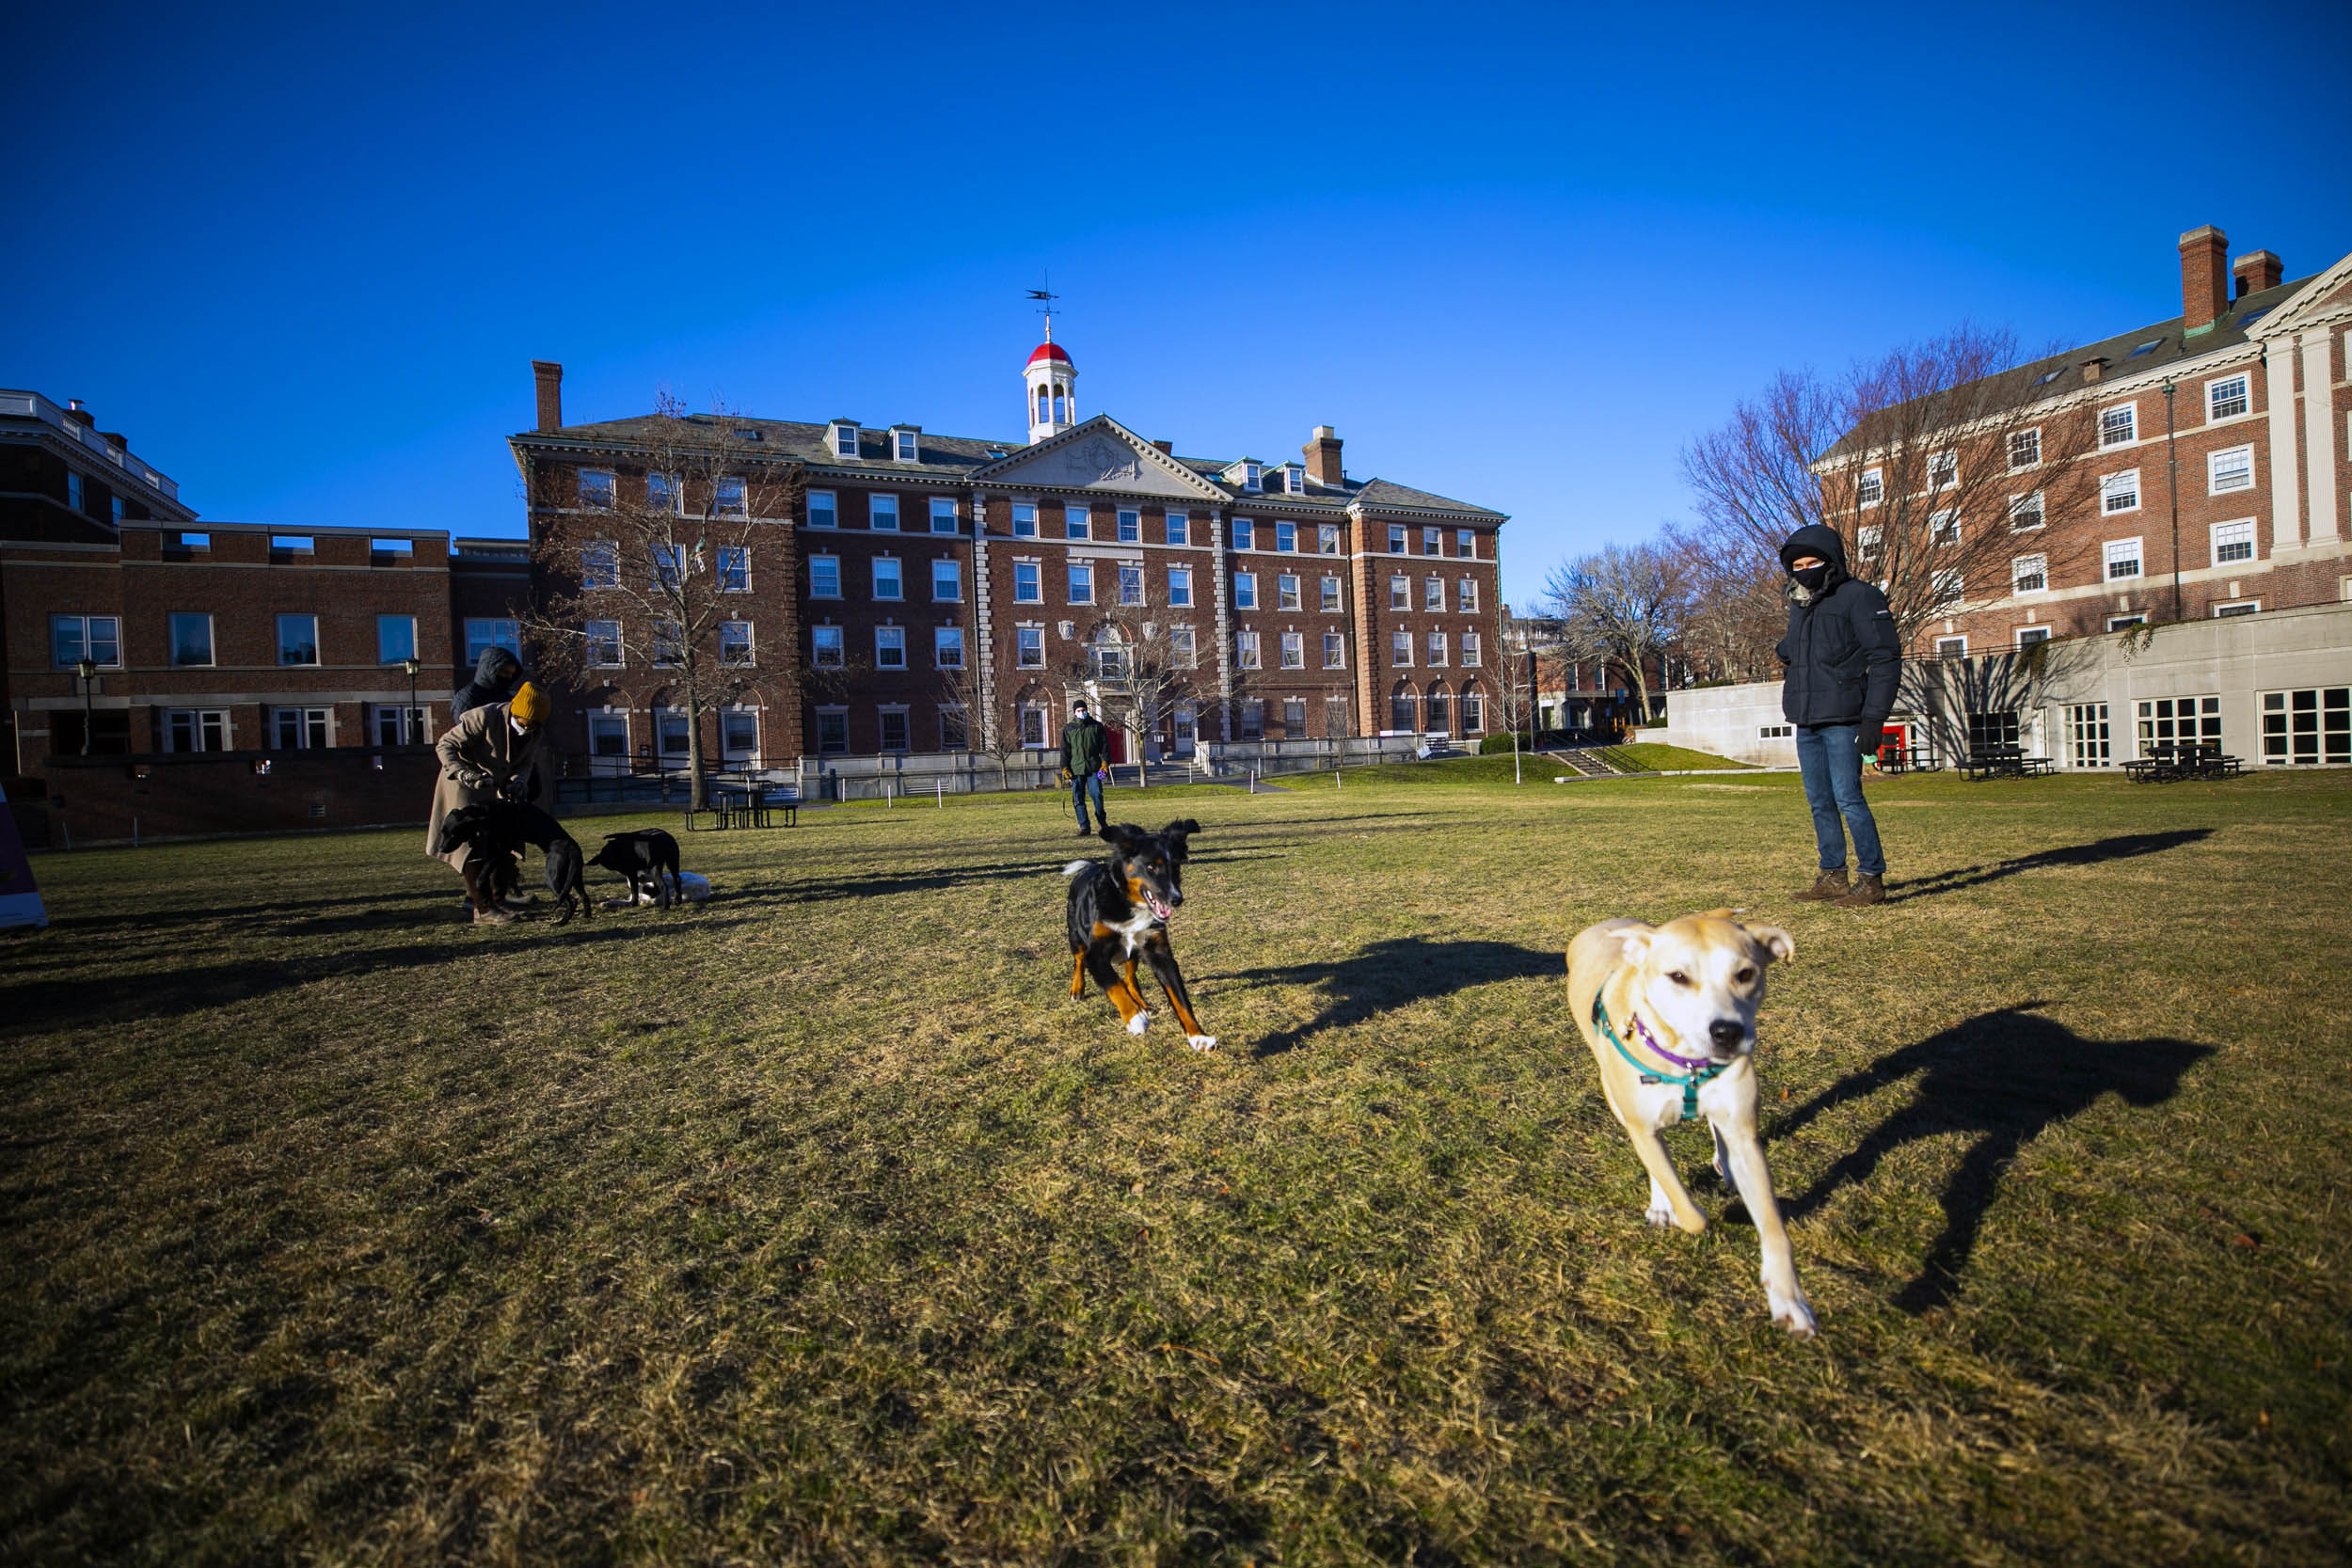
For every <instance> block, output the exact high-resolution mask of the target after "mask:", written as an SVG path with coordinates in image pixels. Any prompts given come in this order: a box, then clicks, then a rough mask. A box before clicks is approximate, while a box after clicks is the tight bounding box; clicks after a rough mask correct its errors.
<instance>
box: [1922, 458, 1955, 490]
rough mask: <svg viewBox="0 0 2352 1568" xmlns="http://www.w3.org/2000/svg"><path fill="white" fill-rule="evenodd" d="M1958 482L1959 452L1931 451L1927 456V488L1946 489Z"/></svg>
mask: <svg viewBox="0 0 2352 1568" xmlns="http://www.w3.org/2000/svg"><path fill="white" fill-rule="evenodd" d="M1958 483H1960V453H1958V452H1956V451H1939V452H1931V453H1930V454H1929V456H1928V488H1929V489H1930V490H1931V491H1932V490H1948V489H1950V488H1951V487H1952V486H1953V485H1955V484H1958Z"/></svg>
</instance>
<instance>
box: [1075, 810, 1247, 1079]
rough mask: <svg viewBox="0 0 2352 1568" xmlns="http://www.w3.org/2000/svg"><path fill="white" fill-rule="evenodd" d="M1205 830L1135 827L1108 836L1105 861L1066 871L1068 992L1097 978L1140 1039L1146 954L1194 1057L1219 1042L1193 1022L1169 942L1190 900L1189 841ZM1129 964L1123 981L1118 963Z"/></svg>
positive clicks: (1110, 830) (1187, 821)
mask: <svg viewBox="0 0 2352 1568" xmlns="http://www.w3.org/2000/svg"><path fill="white" fill-rule="evenodd" d="M1197 832H1200V823H1198V822H1195V821H1193V820H1192V819H1191V818H1190V817H1186V818H1184V820H1183V821H1181V822H1170V823H1169V824H1168V826H1167V827H1165V828H1162V829H1161V830H1160V831H1159V832H1156V833H1155V832H1150V831H1149V830H1147V829H1143V828H1138V827H1136V826H1135V825H1134V824H1133V823H1130V822H1120V823H1117V824H1115V825H1113V826H1111V827H1106V828H1104V830H1103V838H1104V842H1106V843H1107V844H1109V845H1110V847H1111V858H1110V860H1109V861H1108V862H1104V861H1072V862H1071V863H1069V864H1068V865H1065V866H1063V867H1062V875H1063V876H1065V877H1067V878H1069V879H1070V960H1071V962H1070V994H1071V995H1073V996H1084V995H1085V994H1086V993H1087V976H1088V975H1089V974H1091V975H1093V976H1094V979H1095V983H1096V984H1097V985H1099V986H1101V987H1102V988H1103V992H1104V995H1106V996H1108V997H1109V998H1110V999H1111V1005H1112V1006H1115V1007H1117V1008H1118V1009H1119V1016H1120V1018H1121V1019H1122V1020H1124V1021H1125V1022H1126V1025H1127V1032H1128V1033H1129V1034H1131V1035H1140V1034H1142V1033H1143V1031H1144V1027H1145V1025H1147V1024H1149V1023H1150V1022H1151V1021H1152V1015H1151V1014H1149V1013H1147V1012H1145V1011H1144V1010H1143V992H1142V991H1140V990H1137V989H1136V954H1137V953H1140V954H1142V955H1143V956H1144V958H1145V959H1146V960H1147V961H1148V962H1150V964H1151V965H1152V974H1156V975H1158V976H1159V980H1160V989H1161V990H1165V991H1167V992H1168V1006H1171V1007H1174V1008H1175V1009H1176V1022H1178V1023H1179V1024H1182V1025H1183V1026H1184V1036H1185V1043H1187V1044H1188V1045H1190V1046H1191V1047H1192V1048H1193V1049H1194V1050H1195V1051H1209V1050H1214V1049H1215V1048H1216V1036H1215V1035H1208V1034H1203V1033H1201V1030H1200V1020H1199V1019H1197V1018H1195V1017H1194V1016H1193V1012H1192V993H1191V992H1190V991H1188V990H1185V989H1184V973H1183V972H1182V971H1181V970H1179V969H1178V968H1177V967H1176V954H1175V952H1174V950H1173V949H1171V948H1170V947H1169V946H1168V916H1170V915H1172V914H1174V913H1175V912H1176V911H1177V910H1178V909H1179V908H1180V907H1182V906H1183V904H1184V862H1185V861H1186V860H1187V859H1189V858H1190V855H1191V851H1190V849H1189V847H1188V846H1187V845H1186V842H1185V841H1186V840H1187V839H1188V838H1189V837H1190V836H1191V835H1192V834H1194V833H1197ZM1122 962H1123V963H1124V964H1125V965H1126V974H1125V975H1124V976H1123V977H1122V976H1121V974H1120V971H1119V967H1118V966H1119V965H1120V963H1122Z"/></svg>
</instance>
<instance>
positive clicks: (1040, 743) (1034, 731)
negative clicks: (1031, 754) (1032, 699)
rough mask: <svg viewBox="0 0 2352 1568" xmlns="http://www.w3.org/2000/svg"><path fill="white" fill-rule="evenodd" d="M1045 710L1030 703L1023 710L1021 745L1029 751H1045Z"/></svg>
mask: <svg viewBox="0 0 2352 1568" xmlns="http://www.w3.org/2000/svg"><path fill="white" fill-rule="evenodd" d="M1045 717H1046V715H1045V710H1044V709H1043V708H1042V707H1041V706H1039V705H1037V704H1035V703H1030V704H1028V705H1025V706H1024V707H1023V708H1022V710H1021V744H1022V746H1023V748H1024V749H1025V750H1028V751H1038V752H1041V751H1043V750H1044V749H1045Z"/></svg>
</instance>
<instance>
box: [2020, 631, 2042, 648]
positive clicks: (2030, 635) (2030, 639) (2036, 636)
mask: <svg viewBox="0 0 2352 1568" xmlns="http://www.w3.org/2000/svg"><path fill="white" fill-rule="evenodd" d="M2047 641H2050V628H2049V627H2047V626H2019V627H2018V628H2017V645H2018V646H2019V647H2021V648H2030V647H2032V646H2033V645H2034V644H2035V643H2037V642H2047Z"/></svg>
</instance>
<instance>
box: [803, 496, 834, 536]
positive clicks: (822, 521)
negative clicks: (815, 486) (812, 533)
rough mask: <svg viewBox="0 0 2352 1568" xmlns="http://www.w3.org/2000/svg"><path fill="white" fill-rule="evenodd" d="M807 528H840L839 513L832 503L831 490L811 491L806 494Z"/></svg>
mask: <svg viewBox="0 0 2352 1568" xmlns="http://www.w3.org/2000/svg"><path fill="white" fill-rule="evenodd" d="M808 526H809V527H811V528H839V527H840V526H841V513H840V510H839V509H838V507H836V506H835V504H834V494H833V492H832V491H831V490H811V491H810V492H809V493H808Z"/></svg>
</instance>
